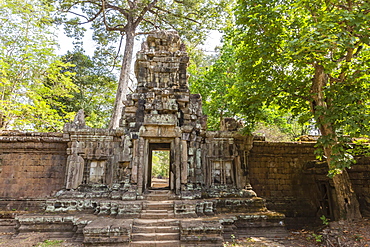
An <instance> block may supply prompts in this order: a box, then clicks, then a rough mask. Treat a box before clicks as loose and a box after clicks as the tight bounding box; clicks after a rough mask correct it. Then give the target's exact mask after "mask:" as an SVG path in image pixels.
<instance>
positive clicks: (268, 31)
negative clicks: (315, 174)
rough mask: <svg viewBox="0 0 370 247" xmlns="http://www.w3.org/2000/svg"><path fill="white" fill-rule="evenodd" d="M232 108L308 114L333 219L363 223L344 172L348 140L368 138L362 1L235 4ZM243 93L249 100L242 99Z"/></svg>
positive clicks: (369, 9) (367, 52) (368, 32)
mask: <svg viewBox="0 0 370 247" xmlns="http://www.w3.org/2000/svg"><path fill="white" fill-rule="evenodd" d="M236 18H237V27H238V32H239V33H238V34H237V37H236V38H235V39H234V45H235V46H236V47H237V48H236V49H237V54H238V61H239V63H240V64H239V67H240V72H241V76H242V78H243V80H241V81H239V82H238V85H236V87H235V88H234V89H233V96H234V97H235V98H237V99H236V100H237V101H238V102H241V103H243V102H248V101H249V100H250V99H251V97H250V95H251V94H252V95H255V96H257V98H256V99H257V100H259V101H262V102H265V103H267V104H269V103H272V102H274V103H277V104H279V105H280V106H281V107H282V108H285V109H287V110H289V111H291V112H293V113H300V112H307V110H309V111H310V113H311V115H312V117H313V118H314V120H315V122H316V125H317V127H318V128H319V129H320V131H321V134H322V136H321V138H320V141H319V144H320V145H321V147H322V150H323V153H322V154H323V156H324V157H325V158H326V161H327V163H328V166H329V168H330V175H331V176H332V177H333V182H334V186H335V191H336V205H337V206H338V207H337V208H338V215H337V219H355V218H358V217H361V214H360V211H359V204H358V201H357V198H356V195H355V193H354V191H353V188H352V185H351V182H350V180H349V176H348V173H347V171H346V169H345V168H346V167H349V166H350V165H351V164H352V159H351V156H350V155H348V153H346V151H345V149H346V147H345V143H346V141H347V140H348V138H346V136H349V137H353V136H359V135H369V133H370V125H369V120H370V101H369V99H370V90H369V86H370V80H369V79H370V76H369V72H370V71H369V70H370V69H369V58H370V47H369V45H370V38H369V37H370V29H369V26H370V3H369V1H365V0H347V1H342V0H332V1H326V0H319V1H316V0H315V1H313V0H291V1H275V0H272V1H271V0H256V1H245V0H240V1H239V5H238V8H237V12H236ZM245 92H248V93H247V94H245Z"/></svg>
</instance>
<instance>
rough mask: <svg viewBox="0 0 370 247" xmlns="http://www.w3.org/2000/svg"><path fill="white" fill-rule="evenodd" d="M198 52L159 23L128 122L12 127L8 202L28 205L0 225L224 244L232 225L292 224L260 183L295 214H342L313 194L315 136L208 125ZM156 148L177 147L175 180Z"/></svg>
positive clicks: (4, 195)
mask: <svg viewBox="0 0 370 247" xmlns="http://www.w3.org/2000/svg"><path fill="white" fill-rule="evenodd" d="M188 62H189V57H188V55H187V53H186V50H185V46H184V44H183V43H182V42H181V40H180V38H179V36H178V34H177V33H176V32H171V31H157V32H152V33H151V34H149V35H148V37H147V40H146V41H145V42H144V43H143V44H142V49H141V50H140V51H139V52H138V53H137V60H136V64H135V74H136V78H137V81H138V85H137V88H136V90H135V91H134V92H133V93H132V94H129V95H127V100H126V101H125V102H124V105H125V107H124V110H123V112H122V118H121V122H120V128H118V129H114V130H109V129H93V128H89V127H87V126H86V125H85V121H84V116H83V111H80V112H79V113H78V114H77V116H76V118H75V121H74V122H73V123H70V124H66V125H65V128H64V131H63V133H21V132H4V133H2V134H1V136H0V137H1V139H0V144H1V146H0V147H1V148H2V149H1V150H0V182H1V184H0V185H1V186H3V188H4V189H3V190H2V191H1V195H0V198H1V200H0V206H1V208H2V209H3V210H12V209H14V208H15V209H16V210H17V211H21V212H22V213H18V214H17V215H13V216H14V217H9V219H8V220H7V221H0V229H1V227H3V228H6V229H13V230H9V232H10V233H11V234H14V235H15V236H22V234H25V233H28V232H43V233H45V234H47V236H48V237H49V238H63V239H70V240H74V241H76V242H79V243H83V244H84V245H85V246H222V243H223V242H224V241H227V240H230V238H231V237H232V236H234V237H237V238H238V237H247V236H261V235H264V236H265V235H266V234H268V235H270V236H272V237H273V236H282V235H284V234H285V227H284V218H285V216H284V214H281V213H277V212H272V211H269V210H267V208H266V204H265V200H264V199H262V198H260V197H257V195H256V193H255V192H254V190H253V189H252V187H251V182H252V184H253V185H254V184H255V186H256V188H258V190H259V191H258V193H262V194H264V195H265V196H266V197H267V198H275V200H273V201H272V200H269V201H268V202H269V205H271V206H272V208H275V209H279V211H281V212H284V213H286V214H288V215H293V214H295V215H294V217H301V218H304V217H307V218H309V217H316V215H315V214H316V213H317V211H316V207H318V205H319V206H320V207H324V209H326V210H329V211H327V214H330V213H332V211H330V210H331V209H330V208H329V206H325V205H326V204H325V205H324V204H323V203H325V202H321V201H320V202H319V201H317V202H316V204H315V203H314V204H311V201H312V200H310V199H307V200H306V199H304V197H305V196H307V191H309V190H311V191H312V192H313V193H314V194H315V195H316V194H317V193H319V189H320V188H322V187H320V186H321V185H320V186H319V187H318V189H315V188H316V187H315V188H314V187H313V185H315V177H316V176H317V173H315V172H309V171H310V170H309V168H308V169H303V167H304V166H305V165H307V164H309V163H307V161H312V160H315V156H314V154H313V148H314V147H313V144H312V143H309V144H307V143H306V144H305V143H299V144H294V145H293V144H292V145H291V144H285V145H283V144H281V145H280V146H276V145H275V144H268V143H265V142H263V141H261V140H257V139H255V138H254V137H253V136H248V135H242V134H240V133H239V132H238V129H239V128H240V124H239V123H238V122H237V121H235V120H234V119H225V120H224V121H223V123H222V124H221V126H222V128H221V129H222V130H220V131H207V130H206V122H207V117H206V116H205V115H203V113H202V99H201V97H200V95H198V94H190V92H189V87H188V75H187V72H186V69H187V66H188ZM298 145H299V146H298ZM156 150H160V151H167V152H169V154H170V155H169V156H170V161H169V164H167V165H168V166H167V169H168V171H169V178H168V180H166V181H167V182H166V183H165V184H158V183H156V178H155V177H153V172H152V170H153V169H152V168H153V162H152V156H153V151H156ZM256 150H258V151H256ZM276 150H279V151H276ZM284 155H285V156H284ZM275 157H279V158H275ZM282 157H283V158H282ZM284 157H287V158H284ZM14 160H16V161H17V162H18V164H14ZM284 162H286V163H284ZM278 164H284V165H285V164H286V165H285V168H284V169H280V168H279V169H278V168H277V167H278ZM302 170H305V171H306V172H305V173H302ZM298 172H300V173H299V174H300V175H294V176H293V175H292V174H295V173H296V174H298ZM279 174H283V175H279ZM272 176H274V177H272ZM305 176H306V177H305ZM302 179H303V180H302ZM268 181H270V182H268ZM271 181H272V182H271ZM296 181H305V183H303V182H296ZM320 181H321V180H320ZM323 181H324V180H323ZM272 183H274V185H272ZM301 184H303V185H302V186H301ZM321 184H324V183H321ZM266 186H270V187H268V189H267V190H266ZM307 188H310V189H307ZM325 188H326V189H327V190H329V189H330V187H325ZM267 193H270V194H267ZM272 193H274V194H272ZM325 193H326V195H328V194H329V193H328V191H326V192H325ZM329 197H330V196H329ZM329 197H328V196H327V198H326V199H325V200H327V201H326V202H328V201H330V198H329ZM292 198H295V199H292ZM297 198H298V199H297ZM279 200H280V201H279ZM294 200H295V201H294ZM289 205H291V206H289ZM323 205H324V206H323ZM328 205H329V204H328ZM290 207H294V209H291V208H290ZM294 210H295V211H294ZM293 211H294V212H293ZM314 211H315V212H314ZM297 212H298V213H297ZM307 212H308V213H307ZM312 212H314V213H313V215H312ZM9 214H11V213H9ZM292 217H293V216H292ZM1 224H2V225H1Z"/></svg>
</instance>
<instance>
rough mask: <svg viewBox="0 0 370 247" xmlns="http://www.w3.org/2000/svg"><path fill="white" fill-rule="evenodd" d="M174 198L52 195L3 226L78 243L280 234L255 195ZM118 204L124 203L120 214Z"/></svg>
mask: <svg viewBox="0 0 370 247" xmlns="http://www.w3.org/2000/svg"><path fill="white" fill-rule="evenodd" d="M174 198H175V195H174V194H173V193H172V192H171V191H169V190H150V191H148V192H147V193H145V198H144V199H143V200H136V201H124V202H122V201H118V200H116V201H114V200H106V199H103V198H100V199H98V200H93V201H91V200H90V202H89V203H86V202H84V203H85V204H84V203H81V202H79V201H75V202H73V201H72V200H71V199H54V200H50V201H48V202H47V205H48V206H47V212H45V213H43V214H23V215H19V216H16V217H15V219H14V220H10V221H7V222H5V223H4V224H7V226H8V228H7V231H9V232H12V231H13V233H15V234H14V236H13V237H14V238H22V236H25V235H27V234H29V233H30V232H39V233H42V234H43V235H44V236H45V237H47V238H48V239H68V240H70V241H74V242H75V243H76V244H77V243H79V244H81V243H82V244H83V245H84V246H161V247H162V246H163V247H164V246H223V242H225V241H230V240H231V238H240V237H258V236H265V237H266V235H268V236H269V237H282V236H284V235H285V234H286V230H285V227H284V224H283V220H284V215H282V214H278V213H274V212H270V211H268V210H267V209H266V207H265V205H264V201H263V200H262V199H261V198H259V197H252V198H227V199H226V198H222V199H221V198H213V199H204V200H176V199H174ZM67 201H68V203H66V202H67ZM51 203H54V211H53V209H52V207H53V205H52V204H51ZM120 203H123V205H125V210H124V211H122V212H121V213H119V212H120V211H119V209H117V205H119V204H120ZM72 204H74V205H90V206H93V205H95V208H89V207H85V208H84V207H83V206H81V207H77V206H76V207H71V205H72ZM102 212H104V213H102ZM56 213H57V214H56ZM11 228H12V229H13V230H11Z"/></svg>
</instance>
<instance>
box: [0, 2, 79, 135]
mask: <svg viewBox="0 0 370 247" xmlns="http://www.w3.org/2000/svg"><path fill="white" fill-rule="evenodd" d="M52 10H53V8H52V7H51V6H50V5H47V4H44V3H43V2H41V1H38V0H26V1H16V0H5V1H1V2H0V16H1V18H0V25H1V29H0V85H1V86H0V129H5V128H8V129H9V128H17V129H32V130H41V131H51V130H60V129H61V128H62V126H63V123H64V122H66V121H68V120H69V119H70V118H71V117H72V116H71V114H69V113H67V112H65V111H64V108H63V105H61V104H60V102H58V101H57V100H56V99H57V98H58V97H70V92H71V91H74V90H76V88H75V86H74V84H73V83H72V81H71V79H70V76H71V74H70V73H69V72H65V73H61V70H62V69H65V68H67V67H69V66H70V64H67V63H63V62H61V61H60V60H59V59H58V57H57V56H56V55H55V53H54V48H55V45H56V42H55V37H54V35H53V33H52V32H51V30H52V27H51V23H52V22H51V21H52V20H51V18H50V13H51V11H52ZM55 107H57V108H59V109H60V110H61V112H58V111H56V110H55Z"/></svg>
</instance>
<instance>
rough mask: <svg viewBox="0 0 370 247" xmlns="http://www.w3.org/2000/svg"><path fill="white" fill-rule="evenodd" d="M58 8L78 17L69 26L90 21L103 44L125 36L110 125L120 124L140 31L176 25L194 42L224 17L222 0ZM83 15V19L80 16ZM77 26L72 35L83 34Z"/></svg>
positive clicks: (132, 0) (63, 4) (119, 1)
mask: <svg viewBox="0 0 370 247" xmlns="http://www.w3.org/2000/svg"><path fill="white" fill-rule="evenodd" d="M58 2H59V4H60V5H59V9H60V10H61V11H62V12H64V13H69V14H74V15H75V16H76V17H75V18H73V19H69V20H67V17H66V15H64V18H63V19H64V22H65V23H67V25H68V26H70V27H71V26H74V27H76V26H77V25H78V24H83V23H91V24H92V27H93V29H94V39H95V40H96V41H98V42H99V43H100V44H102V45H103V46H106V45H108V44H109V42H111V41H114V40H117V39H119V38H122V37H123V36H125V48H124V54H123V60H122V66H121V72H120V77H119V82H118V89H117V94H116V100H115V103H114V109H113V114H112V118H111V122H110V128H117V127H118V125H119V120H120V117H121V112H122V108H123V100H125V98H126V94H127V93H128V83H129V74H130V70H131V63H132V57H133V50H134V39H135V36H136V35H137V34H138V33H137V32H139V33H140V32H146V31H149V30H152V29H159V28H160V29H175V30H177V31H178V32H179V33H180V34H181V35H183V36H184V37H186V38H187V39H188V40H190V41H192V42H200V41H201V40H203V39H204V37H205V34H206V32H205V29H207V28H211V27H214V26H215V23H217V22H219V21H220V20H221V19H222V18H217V17H220V13H222V9H223V5H224V4H225V3H226V2H227V1H225V3H224V2H223V0H220V1H217V0H213V1H207V0H185V1H177V0H173V1H172V0H171V1H166V0H88V1H86V0H76V1H75V0H59V1H58ZM81 19H82V20H81ZM81 30H82V29H81V28H80V29H77V32H74V33H73V35H74V36H76V34H78V35H77V36H80V35H81V32H80V31H81Z"/></svg>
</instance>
